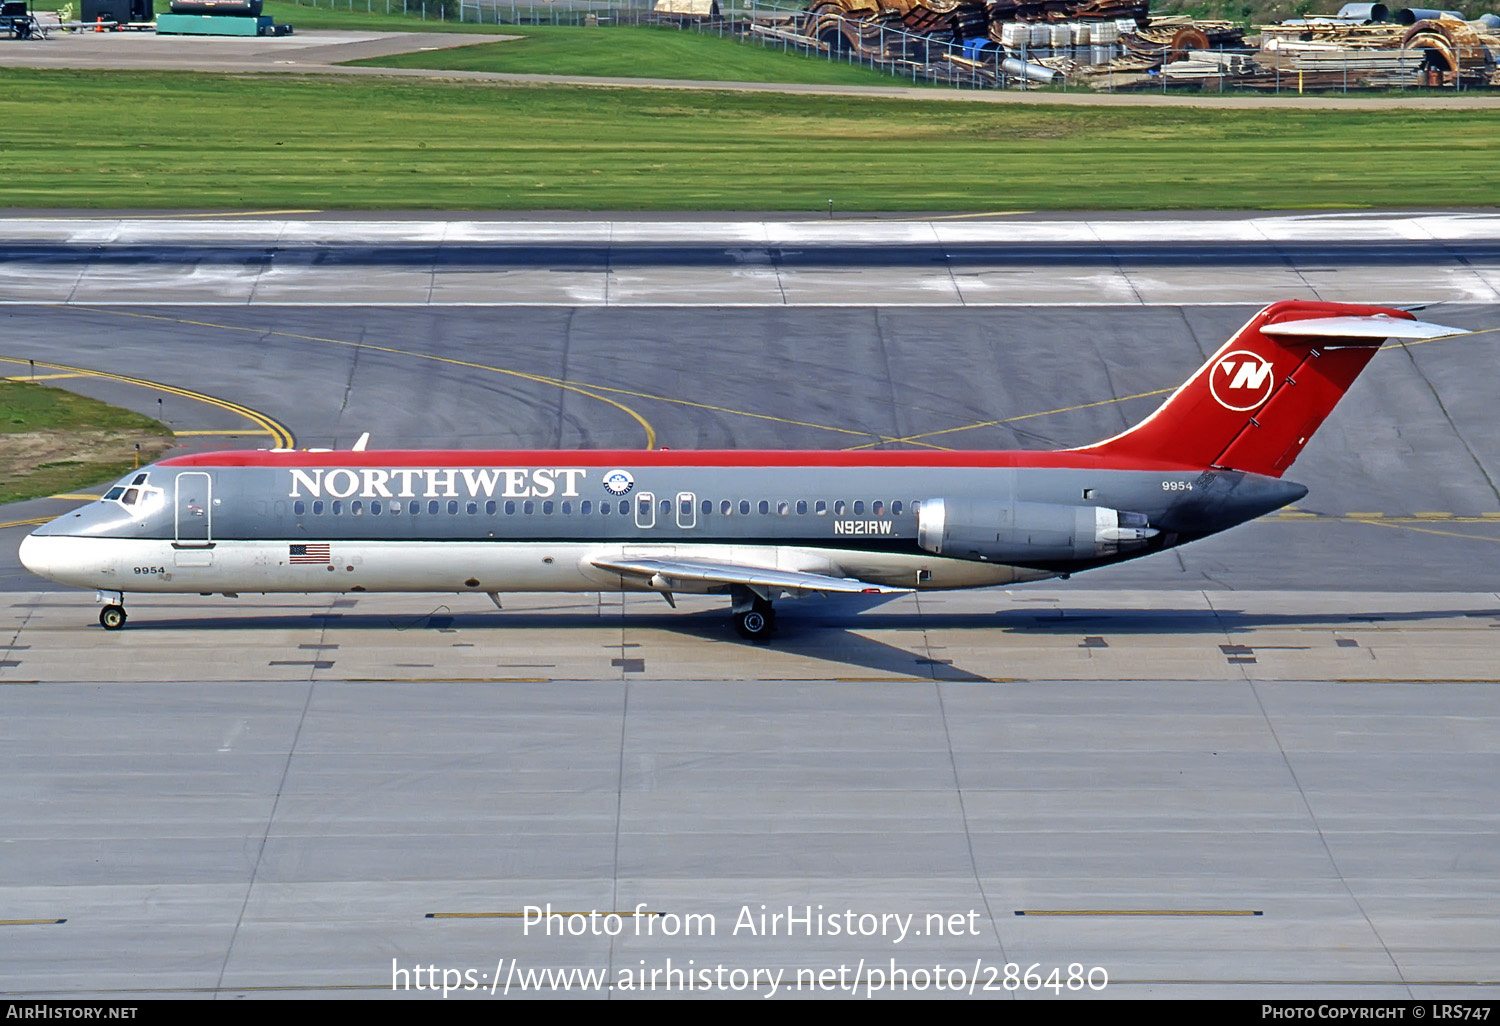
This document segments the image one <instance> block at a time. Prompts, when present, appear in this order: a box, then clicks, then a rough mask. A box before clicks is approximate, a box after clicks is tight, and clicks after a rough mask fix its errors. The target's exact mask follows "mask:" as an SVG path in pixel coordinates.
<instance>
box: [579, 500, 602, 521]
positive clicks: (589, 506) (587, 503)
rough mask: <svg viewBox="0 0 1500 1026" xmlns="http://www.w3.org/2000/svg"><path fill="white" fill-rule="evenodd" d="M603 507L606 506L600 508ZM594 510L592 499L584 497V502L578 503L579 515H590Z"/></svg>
mask: <svg viewBox="0 0 1500 1026" xmlns="http://www.w3.org/2000/svg"><path fill="white" fill-rule="evenodd" d="M603 508H604V507H602V506H601V507H600V509H603ZM592 512H594V502H593V500H592V499H584V500H583V501H582V502H580V503H579V504H578V515H579V516H581V517H586V516H588V515H589V514H590V513H592Z"/></svg>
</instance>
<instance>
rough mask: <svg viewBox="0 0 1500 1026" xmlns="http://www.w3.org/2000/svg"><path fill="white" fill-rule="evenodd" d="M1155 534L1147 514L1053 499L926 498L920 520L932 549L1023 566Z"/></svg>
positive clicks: (1096, 553) (1134, 544)
mask: <svg viewBox="0 0 1500 1026" xmlns="http://www.w3.org/2000/svg"><path fill="white" fill-rule="evenodd" d="M1156 534H1157V531H1156V529H1155V528H1153V527H1150V526H1149V525H1148V524H1147V521H1146V515H1145V514H1144V513H1130V512H1125V511H1122V510H1116V509H1108V508H1106V507H1104V506H1063V505H1059V504H1057V503H1050V502H1001V501H995V500H988V499H926V500H923V502H922V508H921V511H920V512H919V513H918V519H917V544H918V545H920V546H922V548H924V549H926V550H927V551H928V552H932V553H935V554H936V555H939V556H949V557H952V558H955V559H981V560H986V561H988V562H992V563H1010V564H1015V565H1018V566H1032V565H1037V564H1054V563H1058V562H1070V561H1080V560H1097V559H1100V558H1108V557H1111V556H1116V555H1119V554H1120V553H1122V552H1130V551H1131V550H1133V549H1137V548H1142V547H1144V546H1145V544H1146V541H1147V540H1148V539H1150V538H1153V537H1155V536H1156Z"/></svg>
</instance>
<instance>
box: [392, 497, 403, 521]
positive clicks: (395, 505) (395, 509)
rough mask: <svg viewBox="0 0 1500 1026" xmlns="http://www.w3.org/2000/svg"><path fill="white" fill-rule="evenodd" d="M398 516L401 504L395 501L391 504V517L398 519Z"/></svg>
mask: <svg viewBox="0 0 1500 1026" xmlns="http://www.w3.org/2000/svg"><path fill="white" fill-rule="evenodd" d="M400 515H401V502H400V500H397V501H396V502H393V503H391V516H393V517H399V516H400Z"/></svg>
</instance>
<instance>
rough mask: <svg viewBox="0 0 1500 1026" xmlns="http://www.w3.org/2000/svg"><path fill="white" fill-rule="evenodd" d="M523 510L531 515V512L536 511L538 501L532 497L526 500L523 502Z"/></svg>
mask: <svg viewBox="0 0 1500 1026" xmlns="http://www.w3.org/2000/svg"><path fill="white" fill-rule="evenodd" d="M521 512H522V513H525V514H526V515H527V516H528V517H529V516H531V514H533V513H535V512H536V503H534V502H532V501H531V500H530V499H527V500H526V501H525V502H523V503H521Z"/></svg>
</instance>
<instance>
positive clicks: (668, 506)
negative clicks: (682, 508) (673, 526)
mask: <svg viewBox="0 0 1500 1026" xmlns="http://www.w3.org/2000/svg"><path fill="white" fill-rule="evenodd" d="M689 508H691V507H689ZM661 515H662V516H664V517H669V516H671V515H672V500H671V499H663V500H661Z"/></svg>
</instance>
